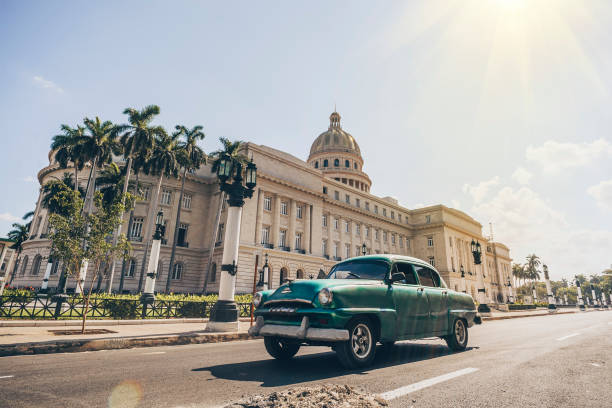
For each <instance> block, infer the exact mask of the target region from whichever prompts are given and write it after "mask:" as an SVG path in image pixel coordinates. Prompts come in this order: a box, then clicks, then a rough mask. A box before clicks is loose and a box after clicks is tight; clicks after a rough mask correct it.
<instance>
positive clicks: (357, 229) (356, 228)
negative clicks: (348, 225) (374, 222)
mask: <svg viewBox="0 0 612 408" xmlns="http://www.w3.org/2000/svg"><path fill="white" fill-rule="evenodd" d="M355 235H357V236H359V235H361V225H360V224H355Z"/></svg>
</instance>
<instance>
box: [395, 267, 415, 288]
mask: <svg viewBox="0 0 612 408" xmlns="http://www.w3.org/2000/svg"><path fill="white" fill-rule="evenodd" d="M395 265H396V266H397V270H398V272H401V273H403V274H404V275H405V276H406V280H405V281H404V282H402V283H406V284H408V285H418V283H417V280H416V277H415V276H414V272H413V271H412V265H410V264H407V263H401V262H398V263H396V264H395Z"/></svg>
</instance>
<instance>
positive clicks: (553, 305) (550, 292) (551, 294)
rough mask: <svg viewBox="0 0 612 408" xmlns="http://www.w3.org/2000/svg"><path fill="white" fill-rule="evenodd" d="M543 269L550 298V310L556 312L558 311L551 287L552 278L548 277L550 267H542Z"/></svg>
mask: <svg viewBox="0 0 612 408" xmlns="http://www.w3.org/2000/svg"><path fill="white" fill-rule="evenodd" d="M542 269H544V280H545V282H546V296H547V297H548V309H549V310H555V309H557V305H555V298H554V296H553V293H552V289H551V286H550V276H549V275H548V266H546V265H542Z"/></svg>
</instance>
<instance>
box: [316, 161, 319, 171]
mask: <svg viewBox="0 0 612 408" xmlns="http://www.w3.org/2000/svg"><path fill="white" fill-rule="evenodd" d="M318 168H319V162H318V161H316V162H315V169H318Z"/></svg>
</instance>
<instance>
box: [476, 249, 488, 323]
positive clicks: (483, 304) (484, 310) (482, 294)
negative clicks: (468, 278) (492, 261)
mask: <svg viewBox="0 0 612 408" xmlns="http://www.w3.org/2000/svg"><path fill="white" fill-rule="evenodd" d="M472 255H473V256H474V265H476V266H475V267H474V268H475V269H476V276H477V277H478V298H479V299H478V303H479V304H478V311H479V312H480V313H481V314H482V315H490V314H491V308H489V306H488V305H487V295H486V289H485V284H484V279H483V278H482V276H483V275H484V271H483V273H482V274H479V273H478V268H477V266H478V265H480V264H481V263H482V262H481V256H482V248H481V246H480V242H478V241H474V240H472Z"/></svg>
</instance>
